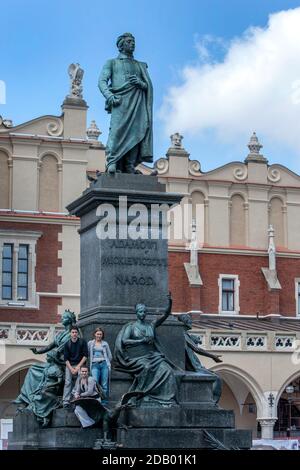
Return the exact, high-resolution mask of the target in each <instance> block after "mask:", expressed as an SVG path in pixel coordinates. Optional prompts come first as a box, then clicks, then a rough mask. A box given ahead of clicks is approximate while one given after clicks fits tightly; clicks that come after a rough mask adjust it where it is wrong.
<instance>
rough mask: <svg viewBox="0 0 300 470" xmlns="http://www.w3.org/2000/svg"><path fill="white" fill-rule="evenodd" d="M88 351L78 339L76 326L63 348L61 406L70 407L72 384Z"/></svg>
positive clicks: (81, 340) (84, 343) (82, 340)
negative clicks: (64, 368) (64, 366)
mask: <svg viewBox="0 0 300 470" xmlns="http://www.w3.org/2000/svg"><path fill="white" fill-rule="evenodd" d="M87 357H88V349H87V344H86V341H85V340H84V339H82V338H79V332H78V328H77V326H73V327H72V329H71V338H70V340H69V341H68V342H67V343H66V344H65V347H64V360H65V363H66V373H65V386H64V393H63V406H64V408H68V407H69V406H70V398H71V393H72V389H73V387H74V383H75V381H76V379H77V376H78V372H79V370H80V367H81V366H82V365H83V364H84V363H85V362H86V360H87Z"/></svg>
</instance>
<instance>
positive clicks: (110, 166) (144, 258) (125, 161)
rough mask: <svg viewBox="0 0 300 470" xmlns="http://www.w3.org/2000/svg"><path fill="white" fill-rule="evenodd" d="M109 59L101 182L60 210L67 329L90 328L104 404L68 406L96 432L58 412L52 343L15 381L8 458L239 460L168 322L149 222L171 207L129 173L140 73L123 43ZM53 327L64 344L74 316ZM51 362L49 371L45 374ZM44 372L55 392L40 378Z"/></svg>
mask: <svg viewBox="0 0 300 470" xmlns="http://www.w3.org/2000/svg"><path fill="white" fill-rule="evenodd" d="M117 47H118V49H119V51H120V53H119V56H118V57H117V58H116V59H111V60H109V61H108V62H107V63H106V64H105V66H104V67H103V70H102V72H101V76H100V79H99V88H100V90H101V92H102V93H103V95H104V97H105V100H106V104H105V107H106V110H107V111H108V112H109V113H111V126H110V131H109V137H108V143H107V149H106V154H107V161H106V172H105V173H102V174H99V175H98V179H97V180H96V179H93V181H92V183H91V185H90V187H89V188H87V189H86V190H85V191H84V192H83V193H82V195H81V196H79V197H78V198H77V199H76V200H75V201H73V202H71V203H70V204H69V205H68V207H67V209H68V210H69V212H70V213H71V214H72V215H76V216H77V217H79V218H80V230H79V234H80V253H81V255H80V287H81V292H80V313H79V316H78V320H77V326H78V328H79V329H80V333H81V336H82V337H83V338H84V339H85V340H86V341H88V340H90V339H91V338H92V337H93V332H95V329H97V328H98V329H99V327H101V329H103V330H102V333H103V332H104V331H105V341H107V343H108V344H109V345H110V348H111V350H113V351H114V357H113V361H111V365H112V366H111V381H110V385H109V393H108V392H107V393H108V395H107V396H105V397H104V398H105V399H106V401H108V405H105V406H104V404H102V402H101V403H100V404H99V403H98V401H97V400H96V401H97V403H96V404H97V407H96V410H95V409H94V405H95V404H93V402H91V401H89V400H91V399H92V398H91V396H87V395H85V397H84V398H82V402H80V403H81V404H80V406H86V407H88V410H89V412H91V413H94V412H95V413H96V411H97V413H98V418H96V416H95V417H94V418H93V421H94V422H95V425H96V427H93V428H89V429H87V430H85V431H83V430H82V429H81V427H80V423H79V421H78V420H77V418H76V416H75V414H74V412H73V411H72V410H69V409H65V408H62V407H61V400H60V399H61V390H60V389H61V385H62V383H63V382H64V375H65V366H66V362H65V360H64V359H65V358H61V351H62V345H61V342H60V343H59V344H58V342H59V341H58V340H59V338H61V336H57V337H56V342H54V343H53V344H51V345H49V346H48V348H47V350H49V348H52V349H53V348H54V349H55V351H54V352H55V354H54V356H55V357H54V356H51V357H49V358H48V363H49V364H48V365H46V366H45V367H44V366H43V367H41V366H40V365H39V366H37V365H35V366H33V367H32V368H31V372H30V373H29V374H28V375H27V379H26V380H25V385H24V386H25V388H24V387H23V389H22V393H21V395H20V397H19V398H18V403H20V401H21V402H22V401H23V402H24V403H25V405H24V409H23V410H21V412H20V414H19V415H18V416H17V417H16V419H15V421H14V432H13V435H12V438H11V440H10V448H12V449H13V448H15V449H16V448H17V449H24V448H28V447H31V448H37V449H41V448H44V449H46V448H47V449H48V448H52V449H53V448H63V449H65V448H69V449H70V448H77V449H82V448H93V447H96V448H108V447H109V448H115V447H116V446H117V445H121V446H123V447H124V448H152V449H153V448H163V449H166V448H169V449H170V448H173V449H174V448H175V449H179V448H181V449H184V448H198V449H201V448H219V449H232V448H249V447H250V446H251V436H250V432H249V431H247V430H244V431H238V430H236V429H235V425H234V413H233V411H230V410H223V409H221V408H220V407H219V405H218V401H219V398H220V395H221V381H220V379H219V377H218V376H217V375H216V374H214V373H213V372H211V371H209V370H207V369H205V368H204V367H203V366H202V364H201V363H200V361H199V359H198V357H196V356H194V355H195V354H202V355H206V356H208V357H211V358H212V359H214V360H215V361H219V358H218V356H214V355H212V354H209V353H206V352H205V351H204V350H203V349H201V348H199V347H198V342H197V341H198V339H197V337H196V336H194V335H192V334H191V333H189V332H188V330H189V329H191V327H192V326H191V319H188V318H185V319H182V318H181V319H180V318H178V316H176V315H172V297H171V295H168V292H169V287H168V284H169V283H168V240H167V238H166V236H165V235H164V234H165V233H166V231H165V227H166V226H167V214H166V210H163V211H161V213H160V214H159V216H157V218H156V219H155V218H154V220H153V219H152V217H151V214H152V208H153V206H155V207H164V208H165V207H166V206H167V207H171V206H173V205H177V204H179V203H180V201H181V199H182V197H183V196H182V194H176V193H168V192H167V191H166V186H165V184H163V183H161V182H160V181H159V180H158V178H157V177H156V176H155V175H153V174H152V175H143V174H141V173H140V172H138V171H136V170H135V168H136V166H137V165H138V164H139V163H141V162H148V163H149V162H152V160H153V152H152V101H153V92H152V84H151V80H150V78H149V75H148V71H147V65H146V64H145V63H144V62H139V61H137V60H135V59H134V57H133V51H134V47H135V41H134V37H133V35H132V34H130V33H125V34H123V35H121V36H119V37H118V39H117ZM81 76H82V73H81ZM76 86H78V84H76ZM76 96H77V95H74V96H71V97H70V98H69V99H68V104H69V105H70V102H71V105H72V104H73V105H74V106H77V105H78V98H76ZM123 200H126V208H127V211H126V213H127V214H129V213H131V214H133V215H131V216H130V217H131V218H129V217H127V216H126V217H119V222H118V223H117V224H116V227H115V231H114V235H113V236H111V235H110V233H109V232H107V233H105V234H104V235H103V236H100V235H99V233H98V231H97V225H98V223H99V222H100V223H101V221H103V219H105V215H104V214H105V210H106V209H105V210H104V209H103V208H104V207H107V204H110V206H112V207H113V209H114V211H115V213H116V214H120V212H122V211H123V206H122V201H123ZM141 204H143V210H145V212H146V217H144V218H143V219H142V221H141V222H140V226H141V233H143V234H146V235H147V239H143V237H142V235H140V236H139V237H138V238H137V239H135V238H134V237H132V238H131V237H130V231H129V230H128V229H129V227H130V224H131V222H132V219H133V221H134V220H135V219H136V217H138V216H137V215H136V216H135V215H134V214H136V212H138V211H136V208H137V207H139V208H140V205H141ZM154 225H155V229H156V230H155V236H153V228H154V227H153V226H154ZM122 233H125V234H126V237H125V239H124V237H123V236H122ZM178 320H181V321H178ZM183 320H184V321H183ZM63 321H65V322H67V324H66V326H65V328H67V329H66V331H65V333H64V339H65V340H67V339H69V336H70V332H69V329H70V328H71V326H70V322H71V321H75V315H74V318H73V315H70V314H69V313H66V314H65V315H64V316H63ZM73 330H74V328H73ZM57 341H58V342H57ZM45 351H46V349H45V348H43V349H42V350H41V351H38V352H45ZM93 354H95V352H93V348H91V350H90V349H89V353H88V355H89V361H90V362H92V363H93V357H94V356H93ZM54 360H56V361H58V362H59V367H58V366H57V367H55V368H53V366H52V362H53V361H54ZM53 370H54V372H55V373H56V371H57V374H58V375H59V377H58V379H59V381H58V380H56V377H52V375H53ZM37 372H38V373H37ZM50 373H51V374H52V375H51V376H49V374H50ZM53 384H54V385H55V387H54V386H53ZM49 387H50V391H51V394H50V391H49ZM23 392H24V393H23ZM100 392H101V390H100ZM49 394H50V395H49ZM83 394H86V392H83ZM83 394H82V396H83ZM125 397H126V400H125ZM100 398H101V399H102V398H103V394H102V395H101V393H100ZM83 402H84V403H85V405H84V404H83ZM37 405H39V406H37ZM46 405H47V407H46ZM100 405H101V406H100ZM102 405H103V406H102ZM95 406H96V405H95ZM45 407H46V408H47V409H46V411H45ZM99 407H100V408H99ZM99 410H100V411H101V413H100V411H99ZM90 416H92V415H89V416H88V417H90ZM93 416H94V414H93ZM37 418H39V420H37ZM39 421H41V423H42V425H43V426H44V427H41V425H40V424H39ZM102 436H103V437H104V439H102ZM107 437H111V439H112V440H109V439H107ZM95 441H97V442H96V443H95Z"/></svg>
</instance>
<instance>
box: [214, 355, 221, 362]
mask: <svg viewBox="0 0 300 470" xmlns="http://www.w3.org/2000/svg"><path fill="white" fill-rule="evenodd" d="M220 357H222V356H221V355H220V354H216V358H215V359H214V361H215V362H218V363H220V362H223V361H222V359H220Z"/></svg>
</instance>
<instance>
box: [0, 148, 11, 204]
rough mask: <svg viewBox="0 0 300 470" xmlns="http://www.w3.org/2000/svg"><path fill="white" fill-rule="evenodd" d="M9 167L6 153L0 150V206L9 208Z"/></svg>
mask: <svg viewBox="0 0 300 470" xmlns="http://www.w3.org/2000/svg"><path fill="white" fill-rule="evenodd" d="M9 189H10V188H9V167H8V157H7V155H6V153H4V152H2V151H1V150H0V208H1V209H9Z"/></svg>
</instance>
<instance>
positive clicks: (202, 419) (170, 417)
mask: <svg viewBox="0 0 300 470" xmlns="http://www.w3.org/2000/svg"><path fill="white" fill-rule="evenodd" d="M120 422H121V423H124V424H126V425H127V426H130V427H134V428H156V429H158V428H168V427H169V428H173V427H175V428H176V427H182V428H191V427H192V428H208V429H210V428H234V413H233V411H229V410H222V409H219V408H215V409H206V410H204V409H200V408H191V407H172V408H165V409H164V408H151V407H149V408H135V409H134V408H132V409H128V410H125V412H124V414H123V416H122V419H121V420H120Z"/></svg>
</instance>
